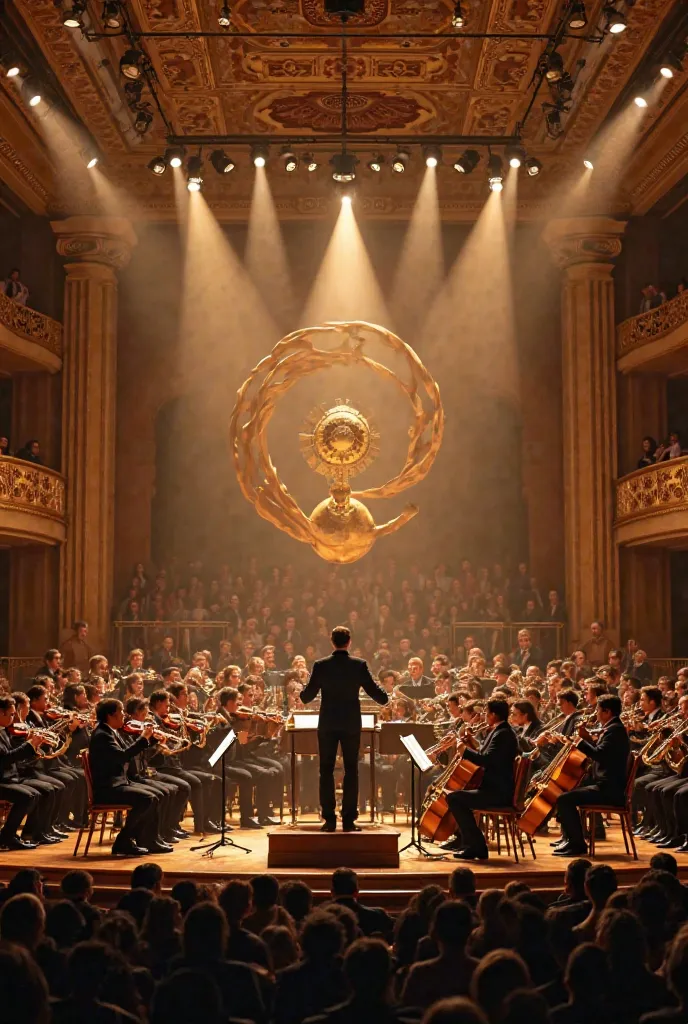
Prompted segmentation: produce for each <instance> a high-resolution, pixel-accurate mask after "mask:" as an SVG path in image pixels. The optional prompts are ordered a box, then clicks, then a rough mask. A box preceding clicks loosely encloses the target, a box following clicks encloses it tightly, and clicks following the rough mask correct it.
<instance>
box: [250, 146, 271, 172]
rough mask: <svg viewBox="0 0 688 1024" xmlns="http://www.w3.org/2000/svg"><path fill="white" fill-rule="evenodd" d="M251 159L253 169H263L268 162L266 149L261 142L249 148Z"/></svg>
mask: <svg viewBox="0 0 688 1024" xmlns="http://www.w3.org/2000/svg"><path fill="white" fill-rule="evenodd" d="M251 159H252V160H253V166H254V167H265V165H266V163H267V162H268V147H267V146H264V145H263V143H262V142H258V143H256V145H255V146H251Z"/></svg>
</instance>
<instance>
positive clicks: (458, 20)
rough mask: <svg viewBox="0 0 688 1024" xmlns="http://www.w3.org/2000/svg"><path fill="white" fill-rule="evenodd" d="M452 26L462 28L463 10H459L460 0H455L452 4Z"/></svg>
mask: <svg viewBox="0 0 688 1024" xmlns="http://www.w3.org/2000/svg"><path fill="white" fill-rule="evenodd" d="M452 26H453V27H454V28H463V11H462V10H461V0H456V3H455V4H454V13H453V14H452Z"/></svg>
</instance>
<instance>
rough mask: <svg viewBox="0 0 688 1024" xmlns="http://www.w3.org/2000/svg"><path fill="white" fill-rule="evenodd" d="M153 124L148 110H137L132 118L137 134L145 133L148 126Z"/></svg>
mask: <svg viewBox="0 0 688 1024" xmlns="http://www.w3.org/2000/svg"><path fill="white" fill-rule="evenodd" d="M152 124H153V115H152V114H151V112H150V111H149V110H139V111H137V113H136V118H135V120H134V128H135V129H136V131H137V132H138V133H139V135H145V134H146V132H147V131H148V129H149V128H150V126H151V125H152Z"/></svg>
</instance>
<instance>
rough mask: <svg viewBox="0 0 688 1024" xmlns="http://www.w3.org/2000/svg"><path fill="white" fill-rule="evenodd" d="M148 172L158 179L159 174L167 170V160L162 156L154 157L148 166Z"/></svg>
mask: <svg viewBox="0 0 688 1024" xmlns="http://www.w3.org/2000/svg"><path fill="white" fill-rule="evenodd" d="M148 170H149V171H150V172H151V173H152V174H157V175H158V177H159V176H160V175H161V174H164V173H165V171H166V170H167V160H166V159H165V157H164V156H154V157H153V159H152V160H151V161H150V163H149V164H148Z"/></svg>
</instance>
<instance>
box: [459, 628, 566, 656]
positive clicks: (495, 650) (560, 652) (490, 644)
mask: <svg viewBox="0 0 688 1024" xmlns="http://www.w3.org/2000/svg"><path fill="white" fill-rule="evenodd" d="M520 629H527V630H528V632H529V633H530V638H531V641H532V643H533V646H534V647H539V648H540V650H542V652H543V654H544V656H545V657H546V659H547V660H549V659H551V658H563V657H564V656H565V655H566V625H565V623H563V622H484V621H483V622H453V623H452V641H453V644H452V649H453V651H454V652H456V650H457V648H458V647H461V646H462V645H463V641H464V638H465V637H467V636H472V637H473V639H474V640H475V642H476V647H480V649H481V650H482V651H484V653H485V657H486V658H490V657H492V656H493V655H495V654H509V653H510V652H511V651H513V650H515V649H516V647H518V632H519V630H520Z"/></svg>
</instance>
